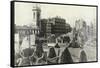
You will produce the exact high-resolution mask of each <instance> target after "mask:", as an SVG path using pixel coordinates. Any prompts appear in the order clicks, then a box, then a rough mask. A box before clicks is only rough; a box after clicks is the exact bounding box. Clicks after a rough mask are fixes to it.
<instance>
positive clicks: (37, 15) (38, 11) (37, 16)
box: [32, 4, 41, 27]
mask: <svg viewBox="0 0 100 68" xmlns="http://www.w3.org/2000/svg"><path fill="white" fill-rule="evenodd" d="M32 11H33V23H34V25H35V26H38V27H39V26H40V24H39V23H40V15H41V9H40V7H39V5H38V4H36V5H35V6H34V7H33V9H32Z"/></svg>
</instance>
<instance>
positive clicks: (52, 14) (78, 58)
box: [11, 1, 98, 67]
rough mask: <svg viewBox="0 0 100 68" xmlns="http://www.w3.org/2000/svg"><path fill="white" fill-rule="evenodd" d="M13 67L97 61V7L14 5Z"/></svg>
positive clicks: (34, 3)
mask: <svg viewBox="0 0 100 68" xmlns="http://www.w3.org/2000/svg"><path fill="white" fill-rule="evenodd" d="M13 8H14V9H13V11H14V13H13V14H14V15H13V19H14V21H13V22H12V23H13V24H14V25H13V27H14V29H13V30H14V33H13V34H14V38H13V40H14V43H13V45H11V46H12V48H13V52H11V53H13V55H12V56H13V57H14V58H13V61H14V63H13V64H14V65H13V66H19V67H20V66H23V67H24V66H38V65H57V64H74V63H87V62H96V61H97V56H98V55H97V50H98V49H97V48H98V44H97V40H98V38H97V6H95V5H93V6H92V5H90V6H89V5H75V4H57V3H42V2H20V1H15V2H13Z"/></svg>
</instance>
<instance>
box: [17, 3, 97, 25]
mask: <svg viewBox="0 0 100 68" xmlns="http://www.w3.org/2000/svg"><path fill="white" fill-rule="evenodd" d="M33 6H36V4H35V3H25V2H16V3H15V24H16V25H26V24H30V23H32V22H33V19H32V18H33V16H32V15H33V12H32V8H33ZM39 6H40V8H41V19H43V18H46V19H47V18H52V17H55V16H60V17H62V18H64V19H66V22H67V23H69V24H70V25H71V26H74V23H75V20H76V19H79V18H82V19H84V20H85V21H86V22H87V24H90V22H93V21H94V20H95V19H96V7H86V6H73V5H72V6H71V5H57V4H40V5H39ZM33 24H34V23H33Z"/></svg>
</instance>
